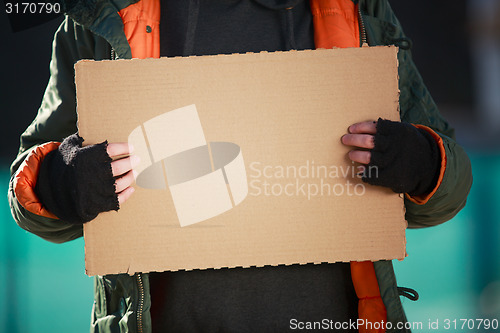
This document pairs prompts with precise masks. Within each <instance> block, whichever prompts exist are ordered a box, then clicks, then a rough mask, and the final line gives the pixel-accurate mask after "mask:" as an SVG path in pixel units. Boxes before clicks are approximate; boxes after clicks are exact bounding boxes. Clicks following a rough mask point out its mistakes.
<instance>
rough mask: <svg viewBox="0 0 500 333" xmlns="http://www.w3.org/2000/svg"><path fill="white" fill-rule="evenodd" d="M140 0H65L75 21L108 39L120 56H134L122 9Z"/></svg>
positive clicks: (67, 13) (69, 14)
mask: <svg viewBox="0 0 500 333" xmlns="http://www.w3.org/2000/svg"><path fill="white" fill-rule="evenodd" d="M138 1H139V0H63V1H62V5H63V9H64V12H65V14H66V15H67V16H69V17H70V18H71V19H73V21H75V22H76V23H78V24H80V25H82V26H83V27H85V28H86V29H88V30H90V31H91V32H93V33H94V34H96V35H98V36H101V37H103V38H104V39H106V40H107V41H108V43H109V44H110V45H111V47H112V48H113V50H115V53H116V55H117V56H118V58H132V52H131V50H130V46H129V44H128V42H127V38H126V37H125V33H124V32H123V22H122V19H121V17H120V15H119V14H118V12H119V11H120V10H122V9H123V8H126V7H128V6H129V5H131V4H134V3H136V2H138Z"/></svg>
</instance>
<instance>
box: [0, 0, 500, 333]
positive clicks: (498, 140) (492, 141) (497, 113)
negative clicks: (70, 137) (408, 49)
mask: <svg viewBox="0 0 500 333" xmlns="http://www.w3.org/2000/svg"><path fill="white" fill-rule="evenodd" d="M472 3H474V4H475V6H472V7H474V8H473V9H471V5H470V4H472ZM488 3H490V4H491V3H497V4H498V3H500V2H499V1H498V0H477V1H469V5H467V1H466V0H457V1H454V2H453V5H450V3H449V2H435V1H431V0H421V1H403V0H391V5H392V6H393V8H394V10H395V11H396V13H397V15H398V17H399V18H400V20H401V21H402V23H403V26H404V27H405V31H406V33H407V35H408V36H410V37H411V38H412V39H413V42H414V48H413V55H414V59H415V62H416V63H417V65H418V67H419V68H420V71H421V73H422V76H423V77H424V78H425V80H426V83H427V84H428V86H429V89H430V91H431V93H432V94H433V96H434V98H435V99H436V101H437V102H438V104H439V106H440V108H441V110H442V112H443V114H444V115H445V117H446V118H447V119H448V120H449V121H450V123H451V124H452V125H453V126H454V127H456V129H457V137H458V141H459V143H461V144H462V145H463V146H464V147H465V148H466V150H467V152H468V153H469V156H470V158H471V161H472V169H473V174H474V184H473V187H472V190H471V193H470V195H469V199H468V203H467V206H466V207H465V208H464V209H463V210H462V211H461V212H460V213H459V214H458V215H457V216H456V217H455V218H454V219H453V220H451V221H449V222H447V223H445V224H443V225H440V226H437V227H433V228H427V229H420V230H408V231H407V252H408V257H407V258H406V259H405V260H404V261H402V262H394V265H395V270H396V274H397V278H398V284H399V285H400V286H405V287H409V288H413V289H416V290H417V291H418V292H419V294H420V300H418V301H417V302H412V301H410V300H407V299H404V298H403V304H404V307H405V309H406V312H407V315H408V319H409V320H410V322H412V321H413V322H417V323H422V324H423V329H421V330H415V332H445V330H443V329H442V327H443V324H444V321H445V320H446V319H449V320H455V319H456V320H457V325H458V328H460V326H461V322H460V319H487V318H488V319H497V320H500V242H498V239H499V235H500V230H499V229H500V226H499V224H498V222H499V221H500V200H499V195H498V192H499V189H500V174H499V172H498V171H499V170H500V104H499V99H498V96H500V94H499V92H500V84H499V82H500V81H499V78H500V62H499V61H500V43H499V41H500V33H499V32H498V31H497V32H494V33H488V32H487V29H490V28H488V27H487V26H485V24H486V23H487V20H486V19H484V17H483V16H481V15H478V14H477V13H478V12H479V11H480V9H481V8H479V7H481V6H482V5H479V4H488ZM478 8H479V9H478ZM484 8H486V5H485V7H484ZM484 8H483V10H484ZM497 8H500V6H497ZM430 9H432V10H430ZM486 11H488V10H487V8H486ZM489 12H491V13H493V12H494V11H491V10H490V11H489ZM499 12H500V11H499ZM471 13H472V14H471ZM474 13H476V14H474ZM473 14H474V15H476V16H475V17H480V19H479V20H477V19H474V15H473ZM424 21H425V24H423V23H424ZM59 22H60V18H59V19H57V20H56V21H52V22H49V23H46V24H44V25H42V26H39V27H36V28H32V29H30V30H27V31H22V32H18V33H15V34H13V33H12V32H11V30H10V28H9V24H8V21H7V19H6V17H5V14H4V12H3V11H0V39H1V40H2V44H3V48H2V51H4V52H0V57H1V59H2V63H4V64H8V65H3V66H0V78H1V79H0V84H1V87H0V88H1V89H0V111H1V122H0V125H1V126H2V128H1V130H0V142H1V145H0V193H2V194H1V195H0V198H2V199H1V200H0V295H1V296H2V297H1V298H0V332H9V333H20V332H22V333H45V332H88V331H89V325H90V314H91V308H92V303H93V292H92V287H93V279H92V278H90V277H87V276H86V275H85V272H84V244H83V240H82V239H79V240H76V241H72V242H69V243H66V244H59V245H58V244H51V243H49V242H46V241H44V240H42V239H40V238H38V237H36V236H34V235H32V234H30V233H28V232H26V231H24V230H22V229H20V228H19V227H18V226H17V225H16V224H15V222H14V220H13V219H12V217H11V215H10V210H9V207H8V202H7V198H6V193H7V188H8V182H9V171H8V167H9V164H10V162H11V161H12V160H13V159H14V157H15V154H16V151H17V146H18V140H19V135H20V133H21V132H22V131H23V130H24V129H25V128H26V127H27V125H28V124H29V123H30V121H31V120H32V119H33V118H34V116H35V115H36V110H37V108H38V105H39V103H40V100H41V96H42V93H43V90H44V87H45V85H46V83H47V78H48V62H49V55H50V46H51V40H52V35H53V33H54V31H55V29H56V28H57V26H58V24H59ZM485 22H486V23H485ZM496 22H500V16H497V21H496ZM486 25H487V24H486ZM492 29H493V28H492ZM495 29H497V28H495ZM492 31H493V30H492ZM495 31H496V30H495ZM475 36H480V37H481V38H475ZM488 36H490V37H491V40H490V41H489V42H488V41H486V42H484V37H488ZM471 37H472V38H471ZM471 40H473V41H474V43H471V42H470V41H471ZM483 42H484V43H483ZM481 43H482V44H481ZM490 46H493V47H490ZM495 52H496V53H495ZM437 54H438V55H439V54H452V55H453V57H447V61H446V62H445V63H444V62H441V61H436V55H437ZM492 54H493V56H491V55H492ZM495 55H496V56H495ZM495 61H496V62H495ZM481 66H482V67H481ZM495 66H496V67H495ZM495 71H496V73H495ZM497 74H498V75H497ZM495 98H496V99H495ZM429 320H430V321H431V322H435V321H436V320H439V323H440V327H441V329H439V330H432V329H429V328H428V323H429ZM476 327H477V322H476ZM481 331H482V330H480V329H477V328H474V329H464V330H460V329H457V330H453V329H450V330H446V332H481ZM491 331H492V330H489V331H487V332H491ZM497 331H500V330H497Z"/></svg>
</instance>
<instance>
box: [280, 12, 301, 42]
mask: <svg viewBox="0 0 500 333" xmlns="http://www.w3.org/2000/svg"><path fill="white" fill-rule="evenodd" d="M281 12H282V13H283V14H282V17H283V21H282V27H283V32H284V34H285V48H286V50H287V51H289V50H296V49H297V45H296V44H295V34H294V32H293V13H292V7H289V8H286V9H284V10H282V11H281Z"/></svg>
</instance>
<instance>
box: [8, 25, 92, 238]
mask: <svg viewBox="0 0 500 333" xmlns="http://www.w3.org/2000/svg"><path fill="white" fill-rule="evenodd" d="M93 39H94V37H93V36H92V34H91V33H89V32H88V31H86V30H84V29H83V28H81V27H80V26H78V25H77V24H76V23H74V22H73V21H72V20H71V19H69V18H67V17H66V19H65V20H64V21H63V23H62V24H61V26H60V27H59V29H58V30H57V32H56V34H55V36H54V41H53V45H52V58H51V62H50V79H49V83H48V85H47V88H46V90H45V94H44V97H43V100H42V104H41V106H40V108H39V110H38V113H37V115H36V118H35V119H34V120H33V122H32V123H31V125H30V126H29V127H28V128H27V129H26V130H25V131H24V133H23V134H22V135H21V139H20V148H19V153H18V156H17V157H16V159H15V160H14V162H13V163H12V165H11V179H10V184H9V192H8V198H9V205H10V208H11V212H12V216H13V217H14V219H15V221H16V223H17V224H18V225H19V226H20V227H21V228H23V229H25V230H27V231H29V232H32V233H34V234H36V235H38V236H40V237H42V238H43V239H46V240H49V241H51V242H55V243H62V242H66V241H70V240H73V239H75V238H78V237H80V236H82V234H83V228H82V225H74V224H70V223H67V222H65V221H62V220H60V219H57V218H56V217H55V216H54V215H53V214H51V213H50V212H48V211H46V210H45V209H44V208H43V204H42V203H40V202H37V198H36V195H35V194H34V190H33V189H34V187H35V185H36V179H37V176H38V167H39V164H41V162H42V161H43V155H44V154H46V153H48V152H50V151H51V150H53V149H55V148H57V144H53V145H52V146H51V148H47V146H48V145H49V143H55V142H60V141H62V140H63V138H65V137H67V136H69V135H71V134H73V133H75V132H77V126H76V121H77V116H76V93H75V83H74V63H75V62H76V61H78V60H80V59H92V58H93V54H94V40H93Z"/></svg>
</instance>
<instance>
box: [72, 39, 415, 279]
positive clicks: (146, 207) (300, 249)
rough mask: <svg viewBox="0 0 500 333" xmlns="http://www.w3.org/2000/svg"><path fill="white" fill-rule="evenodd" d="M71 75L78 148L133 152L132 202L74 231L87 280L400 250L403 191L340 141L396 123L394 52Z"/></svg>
mask: <svg viewBox="0 0 500 333" xmlns="http://www.w3.org/2000/svg"><path fill="white" fill-rule="evenodd" d="M75 70H76V87H77V97H78V127H79V132H80V135H81V136H82V137H83V138H84V139H85V144H94V143H98V142H102V141H104V140H108V141H109V142H127V141H129V142H131V143H132V144H133V145H134V147H135V154H136V155H138V156H140V157H141V164H140V165H139V166H138V167H137V168H136V172H137V174H138V176H137V179H136V185H135V186H134V187H135V188H136V191H135V193H134V194H133V195H132V197H131V198H130V199H129V200H128V201H127V202H125V203H124V204H123V205H122V207H121V208H120V210H119V211H118V212H107V213H102V214H100V215H99V216H98V217H97V218H96V219H95V220H93V221H91V222H89V223H87V224H85V225H84V237H85V262H86V272H87V274H88V275H96V274H99V275H103V274H110V273H129V274H134V273H135V272H149V271H166V270H169V271H175V270H182V269H185V270H191V269H206V268H221V267H249V266H264V265H280V264H284V265H290V264H304V263H321V262H329V263H332V262H338V261H353V260H380V259H403V258H404V257H405V255H406V252H405V243H406V241H405V228H406V225H407V224H406V221H405V218H404V203H403V198H402V197H401V196H400V195H398V194H395V193H393V192H392V191H391V190H388V189H386V188H382V187H376V186H371V185H367V184H365V183H363V182H362V181H361V180H360V178H359V177H358V176H357V173H358V172H359V169H358V168H359V165H357V164H354V163H352V162H351V161H350V160H349V159H348V158H347V153H348V151H349V150H350V148H349V147H346V146H344V145H342V144H341V142H340V138H341V136H342V135H344V134H345V133H347V128H348V126H349V125H351V124H353V123H356V122H360V121H366V120H376V119H377V118H378V117H382V118H386V119H392V120H399V110H398V99H399V90H398V76H397V48H395V47H364V48H351V49H334V50H314V51H312V50H309V51H292V52H276V53H265V52H264V53H258V54H235V55H218V56H203V57H184V58H161V59H146V60H138V59H134V60H116V61H99V62H96V61H88V60H85V61H80V62H79V63H77V64H76V66H75ZM370 171H371V172H376V170H370Z"/></svg>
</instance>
